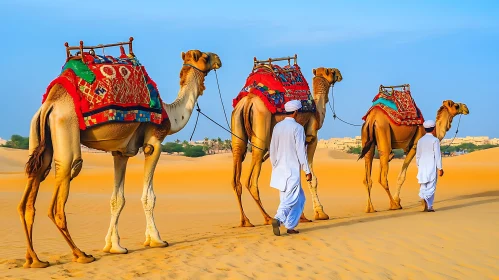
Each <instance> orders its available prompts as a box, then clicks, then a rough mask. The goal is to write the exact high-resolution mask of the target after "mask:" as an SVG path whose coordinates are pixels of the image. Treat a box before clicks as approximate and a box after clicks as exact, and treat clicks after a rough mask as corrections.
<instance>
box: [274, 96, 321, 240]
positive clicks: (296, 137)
mask: <svg viewBox="0 0 499 280" xmlns="http://www.w3.org/2000/svg"><path fill="white" fill-rule="evenodd" d="M300 108H301V102H300V101H298V100H291V101H288V102H287V103H286V104H284V109H285V110H286V114H287V115H288V117H286V118H285V119H284V120H282V121H281V122H279V123H277V124H276V125H275V127H274V130H273V132H272V138H271V141H270V151H269V152H270V162H271V164H272V177H271V179H270V186H271V187H273V188H275V189H278V190H279V191H280V200H281V202H280V204H279V208H278V209H277V214H276V215H275V217H274V219H273V220H272V229H273V231H274V234H275V235H277V236H280V235H281V231H280V229H279V227H280V226H281V224H282V225H284V226H285V227H286V228H287V233H288V234H296V233H299V232H298V231H297V230H295V227H296V226H297V225H298V222H299V221H300V216H301V214H302V212H303V207H304V206H305V194H304V193H303V189H302V187H301V181H300V175H301V174H300V169H301V170H303V171H304V172H305V174H306V175H307V181H311V180H312V174H311V173H310V169H309V166H308V160H307V151H306V146H305V131H304V129H303V126H301V125H300V124H299V123H297V122H296V117H297V116H298V110H299V109H300Z"/></svg>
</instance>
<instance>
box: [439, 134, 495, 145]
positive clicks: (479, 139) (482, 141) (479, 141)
mask: <svg viewBox="0 0 499 280" xmlns="http://www.w3.org/2000/svg"><path fill="white" fill-rule="evenodd" d="M464 143H471V144H475V145H477V146H479V145H487V144H492V145H499V139H498V138H493V139H489V137H488V136H466V137H456V139H454V141H452V138H450V139H442V141H441V144H442V145H449V144H450V145H451V146H457V145H461V144H464Z"/></svg>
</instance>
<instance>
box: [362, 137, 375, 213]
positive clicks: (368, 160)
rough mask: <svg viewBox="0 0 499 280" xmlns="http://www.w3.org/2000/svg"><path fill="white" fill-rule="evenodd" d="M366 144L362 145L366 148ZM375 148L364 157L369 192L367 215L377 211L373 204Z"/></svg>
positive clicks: (365, 179)
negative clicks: (372, 174)
mask: <svg viewBox="0 0 499 280" xmlns="http://www.w3.org/2000/svg"><path fill="white" fill-rule="evenodd" d="M364 145H365V143H363V144H362V146H364ZM374 148H375V145H374V144H373V145H372V146H371V148H370V149H369V151H368V152H367V153H366V155H365V156H364V162H365V175H364V185H365V186H366V190H367V207H366V213H374V212H376V210H374V206H373V203H372V201H371V188H372V187H373V180H372V176H371V173H372V167H373V159H374Z"/></svg>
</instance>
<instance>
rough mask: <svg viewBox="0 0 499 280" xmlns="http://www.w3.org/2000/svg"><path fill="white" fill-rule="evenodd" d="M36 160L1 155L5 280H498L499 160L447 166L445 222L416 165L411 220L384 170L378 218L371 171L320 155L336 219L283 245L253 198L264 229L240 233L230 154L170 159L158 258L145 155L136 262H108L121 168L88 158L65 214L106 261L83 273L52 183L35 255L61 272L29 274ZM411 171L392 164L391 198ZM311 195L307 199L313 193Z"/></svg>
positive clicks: (124, 220) (127, 217)
mask: <svg viewBox="0 0 499 280" xmlns="http://www.w3.org/2000/svg"><path fill="white" fill-rule="evenodd" d="M26 159H27V152H26V151H20V150H11V149H5V148H0V225H1V226H0V278H1V279H62V278H70V277H76V278H82V279H132V278H145V279H170V278H171V279H225V278H228V279H252V278H260V279H277V277H283V278H284V279H499V242H498V241H499V218H498V216H499V160H498V159H499V149H491V150H485V151H480V152H475V153H471V154H467V155H464V156H459V157H453V158H444V162H443V164H444V169H445V171H446V173H445V176H444V177H442V178H441V179H440V180H439V182H438V186H437V193H436V204H435V209H436V212H435V213H423V212H421V207H420V204H419V203H418V200H419V198H418V185H417V181H416V178H415V176H416V166H415V163H414V162H413V163H412V164H411V166H410V168H409V171H408V175H407V180H406V182H405V185H404V188H403V189H402V195H401V197H402V205H403V206H404V209H403V210H398V211H389V210H388V207H389V202H388V198H387V196H386V193H385V191H384V190H383V188H382V187H381V186H380V185H379V184H378V183H377V178H378V172H379V167H378V164H379V162H378V161H377V160H375V162H374V170H373V179H374V180H375V184H374V185H373V191H372V197H373V203H374V207H375V209H376V210H378V212H377V213H374V214H366V213H364V212H363V211H364V208H365V206H366V192H365V188H364V185H363V184H362V178H363V172H364V162H363V161H362V160H361V161H356V157H355V156H352V155H347V154H343V153H340V152H333V151H328V150H319V151H318V152H317V153H316V161H315V171H316V174H317V176H318V177H319V196H320V198H321V201H322V203H323V204H324V207H325V211H326V213H328V214H329V215H330V216H331V219H330V220H329V221H314V222H313V223H306V224H300V225H299V229H300V230H301V233H300V234H298V235H293V236H289V235H286V234H283V236H281V237H276V236H274V235H273V234H272V230H271V227H270V226H263V225H262V223H263V218H262V217H261V215H260V213H259V211H258V210H257V207H256V205H255V203H254V202H253V200H252V198H251V197H250V195H249V193H248V192H247V191H246V190H244V193H243V198H244V206H245V209H246V213H247V214H248V217H249V218H250V220H251V221H252V223H254V224H255V225H256V227H254V228H238V227H237V225H238V222H239V210H238V207H237V203H236V198H235V195H234V193H233V190H232V187H231V184H230V181H231V176H232V175H231V174H232V158H231V155H230V154H219V155H213V156H206V157H203V158H199V159H190V158H185V157H181V156H171V155H163V156H162V158H161V160H160V163H159V164H158V167H157V169H156V175H155V180H154V184H155V192H156V195H157V200H156V209H155V216H156V223H157V225H158V229H159V230H160V233H161V236H162V238H163V239H164V240H166V241H168V242H169V243H170V247H168V248H154V249H151V248H144V247H143V246H142V242H143V241H144V231H145V217H144V212H143V210H142V204H141V201H140V196H141V191H142V172H143V156H142V155H138V156H137V157H135V158H132V159H131V160H130V161H129V165H128V169H127V175H126V183H125V195H126V205H125V208H124V210H123V212H122V215H121V219H120V224H119V232H120V236H121V245H122V246H124V247H127V248H128V249H129V251H130V252H129V253H128V254H127V255H111V254H107V253H103V252H102V248H103V246H104V237H105V235H106V233H107V229H108V225H109V219H110V210H109V199H110V196H111V190H112V186H113V169H112V166H113V164H112V157H111V155H110V154H105V153H84V154H83V160H84V164H83V166H84V167H83V170H82V172H81V173H80V175H79V176H78V177H77V178H76V179H75V180H73V182H72V184H71V194H70V197H69V201H68V203H67V206H66V209H67V217H68V223H69V229H70V232H71V234H72V236H73V238H74V240H75V242H76V244H77V245H78V246H79V247H80V248H81V249H82V250H83V251H85V252H86V253H89V254H93V255H94V256H95V257H96V258H97V260H96V261H95V262H93V263H90V264H78V263H73V262H72V261H71V254H70V253H71V252H70V250H69V247H68V246H67V244H66V242H65V241H64V239H63V238H62V236H61V235H60V233H59V232H58V231H57V229H56V227H55V225H53V224H52V222H51V221H50V220H49V218H48V217H47V211H48V202H49V199H50V196H51V194H52V190H53V186H54V180H53V172H52V174H51V175H49V178H48V179H47V180H46V181H45V182H43V183H42V185H41V189H40V194H39V196H38V200H37V205H36V208H37V216H36V220H35V226H34V245H35V249H36V250H37V252H38V255H39V257H40V258H41V259H42V260H48V261H49V262H50V264H51V266H50V267H48V268H46V269H24V268H22V264H23V263H24V255H25V251H26V244H25V235H24V232H23V230H22V228H21V223H20V221H19V216H18V213H17V210H16V208H17V204H18V202H19V200H20V198H21V195H22V192H23V189H24V184H25V180H26V178H25V175H24V174H23V166H24V163H25V162H26ZM249 159H250V157H248V159H247V160H246V162H245V165H246V167H247V165H248V164H249ZM401 164H402V161H401V160H393V161H392V162H391V164H390V173H389V179H390V183H391V186H392V191H393V190H394V188H395V182H396V177H397V174H398V172H399V170H400V167H401ZM243 176H247V173H243ZM269 181H270V165H269V163H268V162H265V164H264V167H263V172H262V175H261V177H260V193H261V196H262V200H263V203H264V205H265V207H266V209H267V211H268V212H269V213H270V214H271V215H273V214H274V213H275V210H276V208H277V205H278V193H277V191H276V190H274V189H271V188H270V187H269V186H268V183H269ZM305 193H306V195H307V198H308V196H309V192H308V189H307V188H305ZM311 204H312V202H311V200H310V199H309V200H307V203H306V206H305V213H306V215H307V216H308V217H310V218H312V217H313V215H312V205H311Z"/></svg>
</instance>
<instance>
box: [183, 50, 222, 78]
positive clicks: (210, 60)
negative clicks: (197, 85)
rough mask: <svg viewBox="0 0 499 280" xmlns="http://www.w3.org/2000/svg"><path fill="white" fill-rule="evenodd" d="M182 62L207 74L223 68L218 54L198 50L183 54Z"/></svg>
mask: <svg viewBox="0 0 499 280" xmlns="http://www.w3.org/2000/svg"><path fill="white" fill-rule="evenodd" d="M182 60H183V61H184V64H187V65H191V66H194V67H195V68H197V69H198V70H200V71H202V72H204V73H205V74H207V73H208V72H210V71H211V70H216V69H219V68H220V67H222V61H221V60H220V57H218V55H217V54H215V53H208V52H201V51H198V50H190V51H188V52H186V53H184V52H182Z"/></svg>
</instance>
